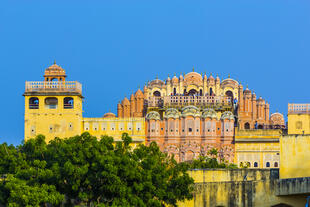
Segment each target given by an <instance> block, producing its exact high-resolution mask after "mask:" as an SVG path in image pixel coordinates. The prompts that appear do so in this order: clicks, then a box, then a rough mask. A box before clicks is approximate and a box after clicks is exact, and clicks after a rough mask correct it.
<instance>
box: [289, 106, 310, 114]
mask: <svg viewBox="0 0 310 207" xmlns="http://www.w3.org/2000/svg"><path fill="white" fill-rule="evenodd" d="M288 113H289V114H310V104H288Z"/></svg>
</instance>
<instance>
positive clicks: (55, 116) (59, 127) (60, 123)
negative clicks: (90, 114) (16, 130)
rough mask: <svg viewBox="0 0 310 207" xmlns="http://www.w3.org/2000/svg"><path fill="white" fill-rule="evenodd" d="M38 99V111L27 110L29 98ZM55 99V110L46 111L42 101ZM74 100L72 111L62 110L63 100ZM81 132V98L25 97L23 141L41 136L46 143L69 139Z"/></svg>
mask: <svg viewBox="0 0 310 207" xmlns="http://www.w3.org/2000/svg"><path fill="white" fill-rule="evenodd" d="M31 97H37V98H38V99H39V109H29V98H31ZM47 97H57V98H58V107H57V109H48V108H46V106H45V103H44V100H45V98H47ZM65 97H72V98H73V99H74V108H73V109H64V107H63V99H64V98H65ZM81 132H82V98H81V97H80V96H70V95H68V96H62V95H61V96H25V140H28V139H29V138H33V137H35V136H36V135H38V134H43V135H45V137H46V141H47V142H48V141H49V140H51V139H54V138H55V137H62V138H64V137H71V136H75V135H78V134H81Z"/></svg>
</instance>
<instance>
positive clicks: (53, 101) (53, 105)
mask: <svg viewBox="0 0 310 207" xmlns="http://www.w3.org/2000/svg"><path fill="white" fill-rule="evenodd" d="M57 106H58V99H57V98H55V97H48V98H46V99H45V107H46V108H48V109H57Z"/></svg>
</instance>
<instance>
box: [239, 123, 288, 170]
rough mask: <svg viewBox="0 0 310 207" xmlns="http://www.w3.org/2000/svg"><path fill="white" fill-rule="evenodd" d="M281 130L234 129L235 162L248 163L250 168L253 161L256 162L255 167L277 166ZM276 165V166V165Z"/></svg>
mask: <svg viewBox="0 0 310 207" xmlns="http://www.w3.org/2000/svg"><path fill="white" fill-rule="evenodd" d="M281 132H282V131H281V130H279V129H274V130H270V129H268V130H266V129H255V130H238V129H237V128H236V129H235V163H236V164H237V165H238V166H239V167H240V164H241V163H243V166H244V165H245V163H248V162H249V163H250V166H249V167H250V168H254V163H255V162H256V163H257V164H258V166H257V168H268V167H267V162H269V164H270V168H278V167H279V162H280V155H279V154H280V145H279V138H280V136H281ZM277 165H278V167H277Z"/></svg>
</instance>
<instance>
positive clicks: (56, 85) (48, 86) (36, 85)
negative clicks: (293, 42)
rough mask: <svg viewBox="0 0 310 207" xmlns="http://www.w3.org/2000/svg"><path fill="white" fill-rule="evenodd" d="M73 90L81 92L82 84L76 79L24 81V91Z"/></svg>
mask: <svg viewBox="0 0 310 207" xmlns="http://www.w3.org/2000/svg"><path fill="white" fill-rule="evenodd" d="M32 92H38V93H46V92H75V93H79V94H82V84H81V83H79V82H77V81H26V86H25V93H32Z"/></svg>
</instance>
